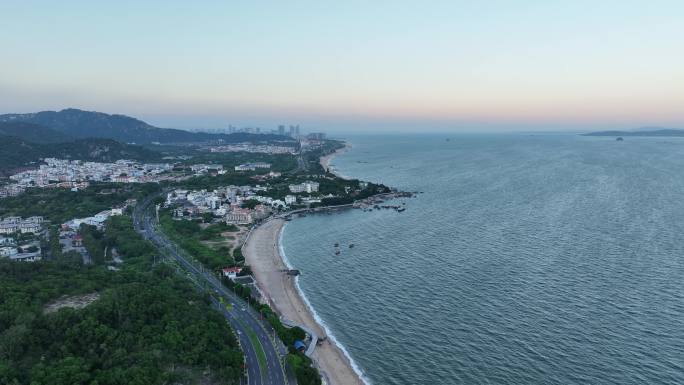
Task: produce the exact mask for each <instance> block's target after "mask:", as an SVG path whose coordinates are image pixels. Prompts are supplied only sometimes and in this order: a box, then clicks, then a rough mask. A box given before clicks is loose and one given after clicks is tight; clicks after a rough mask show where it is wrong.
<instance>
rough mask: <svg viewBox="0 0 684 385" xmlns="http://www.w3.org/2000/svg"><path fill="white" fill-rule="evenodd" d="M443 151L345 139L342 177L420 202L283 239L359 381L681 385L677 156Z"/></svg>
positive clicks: (291, 229)
mask: <svg viewBox="0 0 684 385" xmlns="http://www.w3.org/2000/svg"><path fill="white" fill-rule="evenodd" d="M446 137H447V136H445V135H442V136H428V135H423V136H419V135H415V136H382V137H380V136H359V137H350V138H349V140H350V141H351V142H352V144H353V149H352V150H351V151H350V152H348V153H346V154H344V155H341V156H339V157H337V158H335V159H334V160H333V162H332V163H333V165H334V166H335V168H336V169H337V170H338V171H339V172H340V173H341V174H343V175H347V176H351V177H355V178H360V179H363V180H370V181H375V182H382V183H385V184H387V185H390V186H393V187H397V188H399V189H402V190H408V191H423V192H424V193H423V194H420V195H418V197H417V198H411V199H402V200H397V202H406V207H407V210H406V211H405V212H403V213H397V212H395V211H394V210H382V211H374V212H372V213H368V212H362V211H360V210H354V211H346V212H343V213H340V214H331V215H313V216H312V215H309V216H307V217H305V218H300V219H295V220H293V221H292V222H290V223H288V224H287V226H286V227H285V230H284V234H283V248H284V250H285V253H286V255H287V258H288V259H289V262H290V263H291V264H292V265H293V266H295V267H296V268H299V269H301V270H302V272H303V275H302V276H301V277H300V281H299V284H300V286H301V288H302V290H303V291H304V292H305V294H306V296H307V297H308V299H309V301H310V302H311V304H312V305H313V307H314V308H315V310H316V312H317V313H318V315H319V316H320V317H321V318H322V319H323V321H324V322H325V324H326V325H327V326H328V328H329V329H330V330H331V331H332V333H333V334H334V335H335V337H336V338H337V340H339V341H340V342H341V343H342V344H343V345H344V347H345V348H346V350H348V352H349V353H350V355H351V356H352V357H353V358H354V360H355V361H356V363H357V365H358V366H359V368H360V369H361V370H362V371H363V373H364V375H365V376H366V378H367V379H368V380H369V382H371V383H373V384H376V385H380V384H402V385H414V384H461V383H462V384H684V139H676V138H627V139H626V140H625V141H624V142H616V141H615V140H614V139H612V138H590V137H581V136H576V135H472V136H466V135H461V136H454V135H450V136H448V137H450V138H451V141H449V142H447V141H445V138H446ZM336 242H339V243H340V244H341V246H342V248H341V250H342V253H341V254H340V255H338V256H336V255H335V254H334V249H333V244H334V243H336ZM349 243H354V244H355V245H356V247H354V248H353V249H349V248H347V245H348V244H349Z"/></svg>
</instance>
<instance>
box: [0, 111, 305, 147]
mask: <svg viewBox="0 0 684 385" xmlns="http://www.w3.org/2000/svg"><path fill="white" fill-rule="evenodd" d="M0 122H13V123H16V122H25V123H32V124H38V125H41V126H44V127H48V128H50V129H53V130H55V131H58V132H60V133H62V134H64V135H67V136H70V137H74V138H89V137H96V138H108V139H114V140H118V141H120V142H124V143H138V144H149V143H152V142H160V143H188V142H206V141H215V140H222V141H223V142H224V143H237V142H245V141H247V142H268V141H289V142H293V143H294V141H293V139H291V138H289V137H286V136H280V135H254V134H208V133H202V132H190V131H184V130H178V129H173V128H159V127H154V126H152V125H150V124H147V123H145V122H143V121H142V120H139V119H135V118H132V117H130V116H126V115H110V114H105V113H102V112H93V111H83V110H79V109H75V108H69V109H64V110H61V111H42V112H36V113H30V114H5V115H0Z"/></svg>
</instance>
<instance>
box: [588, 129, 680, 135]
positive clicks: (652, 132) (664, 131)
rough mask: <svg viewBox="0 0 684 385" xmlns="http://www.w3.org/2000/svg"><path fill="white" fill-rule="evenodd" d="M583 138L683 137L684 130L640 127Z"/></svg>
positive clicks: (591, 133)
mask: <svg viewBox="0 0 684 385" xmlns="http://www.w3.org/2000/svg"><path fill="white" fill-rule="evenodd" d="M583 135H584V136H642V137H646V136H665V137H667V136H670V137H674V136H684V130H681V129H677V128H662V127H642V128H638V129H636V130H633V131H617V130H614V131H597V132H590V133H588V134H583Z"/></svg>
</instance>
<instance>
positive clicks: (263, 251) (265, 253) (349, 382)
mask: <svg viewBox="0 0 684 385" xmlns="http://www.w3.org/2000/svg"><path fill="white" fill-rule="evenodd" d="M285 223H286V221H285V220H283V219H280V218H271V219H269V220H267V221H266V222H264V223H262V224H261V225H259V226H257V227H255V228H254V229H253V230H252V231H251V233H250V235H249V237H248V239H247V241H246V242H245V244H244V246H243V253H244V255H245V261H246V262H247V263H248V264H249V265H250V266H251V268H252V272H253V274H254V277H255V279H256V282H257V286H258V287H259V290H260V291H261V292H262V293H263V295H264V298H265V299H266V301H267V302H268V303H269V305H270V306H271V307H272V308H273V310H274V311H276V313H277V314H278V315H279V316H280V317H282V318H285V319H287V320H289V321H292V322H294V323H296V324H299V325H304V326H305V327H307V328H308V329H310V330H312V331H313V332H314V333H316V334H317V336H318V337H319V344H318V346H316V348H315V350H314V352H313V354H312V356H311V358H312V359H313V361H314V363H315V365H316V366H317V367H318V369H319V371H320V373H321V376H322V377H323V378H324V380H325V382H326V383H327V384H329V385H368V381H367V380H365V379H364V376H363V372H362V371H361V370H360V369H359V367H358V366H357V365H356V363H355V362H354V360H353V358H352V357H351V356H350V355H349V353H348V351H347V350H346V349H345V348H344V346H343V345H342V344H340V343H339V342H338V341H337V339H336V338H335V336H334V335H333V334H332V333H330V331H329V329H328V328H327V325H325V322H323V321H322V320H321V318H320V317H319V316H318V313H316V311H315V310H314V309H313V307H312V306H311V304H310V303H309V301H308V299H307V298H306V295H305V294H304V293H303V291H302V290H301V288H300V287H299V284H298V277H293V276H290V275H288V274H287V273H286V271H287V270H288V269H290V268H291V266H290V264H289V261H288V260H287V256H286V255H285V254H284V252H283V251H282V242H281V239H282V233H283V228H284V226H285Z"/></svg>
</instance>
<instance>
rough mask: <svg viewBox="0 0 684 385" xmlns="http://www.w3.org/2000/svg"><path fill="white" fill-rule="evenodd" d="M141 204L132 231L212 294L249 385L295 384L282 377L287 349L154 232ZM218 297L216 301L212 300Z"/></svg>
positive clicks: (148, 207) (148, 205) (147, 204)
mask: <svg viewBox="0 0 684 385" xmlns="http://www.w3.org/2000/svg"><path fill="white" fill-rule="evenodd" d="M153 198H154V197H148V198H147V199H145V200H143V201H141V202H140V203H139V204H138V205H137V206H136V209H135V211H134V214H133V217H134V223H135V228H136V230H138V231H139V232H140V233H141V234H142V235H143V236H144V237H145V238H146V239H147V240H149V241H150V242H152V243H153V244H154V245H155V246H156V247H157V249H158V250H159V251H160V252H161V253H163V254H164V255H165V256H166V257H168V258H170V259H172V260H174V261H175V262H176V263H177V264H178V265H179V266H180V267H181V268H182V269H183V270H184V271H185V272H186V274H187V275H188V276H189V278H190V279H191V280H192V281H193V282H195V283H196V284H197V285H198V286H200V287H202V288H203V289H205V290H208V291H211V292H213V294H214V295H212V296H210V297H211V299H212V302H213V303H214V306H216V307H217V308H218V309H219V311H220V312H221V314H222V315H223V316H224V317H225V318H226V320H227V321H228V322H229V323H230V325H231V327H232V328H233V330H235V332H236V333H237V336H238V339H239V341H240V345H241V347H242V350H243V352H244V354H245V363H246V366H247V379H248V382H247V383H248V384H249V385H295V382H293V380H294V379H293V378H289V379H288V378H286V376H285V374H284V371H283V366H282V360H283V358H284V356H285V355H286V354H287V349H285V347H284V346H282V343H280V342H279V341H277V340H275V336H274V335H273V334H271V333H269V332H267V328H266V327H265V326H264V325H263V324H262V322H260V320H259V317H260V316H259V314H257V313H256V312H254V311H253V310H251V309H250V308H249V306H248V304H247V303H245V301H243V300H242V299H241V298H240V297H238V296H237V295H235V294H234V293H233V292H231V291H229V290H228V289H227V288H226V287H225V286H224V285H223V284H222V283H221V282H220V281H219V280H218V279H217V278H216V277H215V276H214V275H213V274H212V272H211V271H207V270H206V269H204V268H203V267H202V266H201V265H199V264H198V263H197V262H194V261H192V260H190V259H189V258H188V257H187V256H186V255H185V253H184V252H183V250H182V249H180V248H179V247H178V246H177V245H176V244H175V243H174V242H172V241H171V240H170V239H168V237H166V236H165V235H164V234H163V233H162V232H161V231H159V230H158V229H157V226H156V219H155V216H154V214H153V212H152V199H153ZM215 296H216V297H218V298H220V299H217V298H216V297H215Z"/></svg>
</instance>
